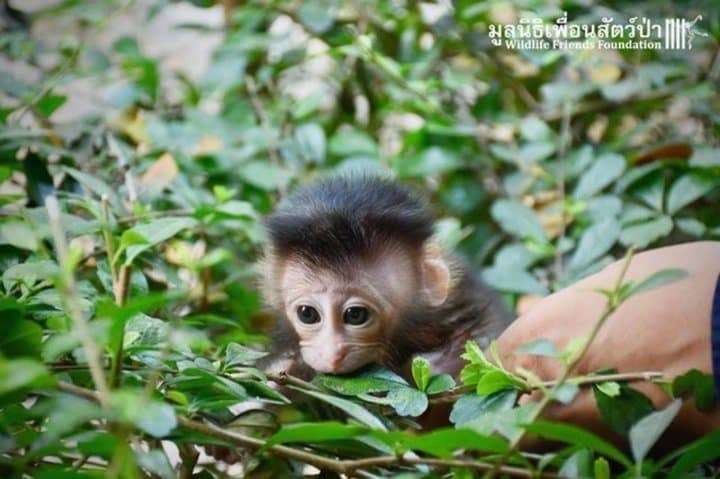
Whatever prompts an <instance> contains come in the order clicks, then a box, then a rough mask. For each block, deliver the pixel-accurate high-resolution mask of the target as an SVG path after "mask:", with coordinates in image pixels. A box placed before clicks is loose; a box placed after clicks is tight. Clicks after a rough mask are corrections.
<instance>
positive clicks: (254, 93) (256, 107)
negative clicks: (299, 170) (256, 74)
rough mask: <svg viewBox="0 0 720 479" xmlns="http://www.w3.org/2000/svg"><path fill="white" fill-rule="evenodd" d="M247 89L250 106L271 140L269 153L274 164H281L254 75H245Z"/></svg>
mask: <svg viewBox="0 0 720 479" xmlns="http://www.w3.org/2000/svg"><path fill="white" fill-rule="evenodd" d="M245 90H246V91H247V94H248V97H249V98H250V106H251V107H252V110H253V112H254V113H255V116H257V118H258V120H259V121H260V126H261V127H262V129H263V131H264V132H265V135H267V138H268V141H269V142H270V144H269V145H268V148H267V152H268V155H270V159H271V160H272V162H273V163H274V164H276V165H280V164H282V160H281V159H280V154H279V153H278V148H277V145H276V144H275V137H274V135H275V133H274V132H273V128H272V125H271V122H270V116H269V115H268V113H267V111H266V110H265V107H264V106H263V104H262V102H261V101H260V97H259V96H258V87H257V84H256V83H255V80H254V79H253V77H252V75H245Z"/></svg>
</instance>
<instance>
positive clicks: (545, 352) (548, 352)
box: [515, 338, 558, 358]
mask: <svg viewBox="0 0 720 479" xmlns="http://www.w3.org/2000/svg"><path fill="white" fill-rule="evenodd" d="M515 354H532V355H535V356H548V357H551V358H555V357H557V356H558V350H557V348H556V347H555V345H554V344H553V343H552V341H550V340H548V339H544V338H540V339H535V340H533V341H530V342H529V343H525V344H523V345H521V346H520V347H519V348H517V349H516V350H515Z"/></svg>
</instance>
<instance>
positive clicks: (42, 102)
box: [35, 93, 67, 118]
mask: <svg viewBox="0 0 720 479" xmlns="http://www.w3.org/2000/svg"><path fill="white" fill-rule="evenodd" d="M65 100H67V96H65V95H55V94H53V93H48V94H47V95H45V96H43V97H42V98H40V99H39V100H38V101H37V102H35V107H36V108H37V109H38V110H39V111H40V113H42V114H43V116H45V118H50V116H51V115H52V114H53V113H55V111H56V110H57V109H58V108H60V107H61V106H63V104H64V103H65Z"/></svg>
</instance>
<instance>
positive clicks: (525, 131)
mask: <svg viewBox="0 0 720 479" xmlns="http://www.w3.org/2000/svg"><path fill="white" fill-rule="evenodd" d="M520 136H522V137H523V138H524V139H526V140H529V141H540V140H550V139H552V137H553V131H552V130H551V129H550V127H549V126H548V124H547V123H545V122H544V121H542V120H541V119H539V118H538V117H536V116H528V117H525V118H523V120H522V121H521V122H520Z"/></svg>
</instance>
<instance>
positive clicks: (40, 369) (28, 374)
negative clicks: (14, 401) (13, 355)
mask: <svg viewBox="0 0 720 479" xmlns="http://www.w3.org/2000/svg"><path fill="white" fill-rule="evenodd" d="M52 383H53V379H52V377H51V376H50V374H49V373H48V371H47V369H45V366H43V364H42V363H40V362H38V361H35V360H32V359H24V358H23V359H10V360H7V359H4V358H1V357H0V394H6V393H9V392H11V391H15V390H17V389H21V388H31V387H45V386H49V385H51V384H52Z"/></svg>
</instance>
